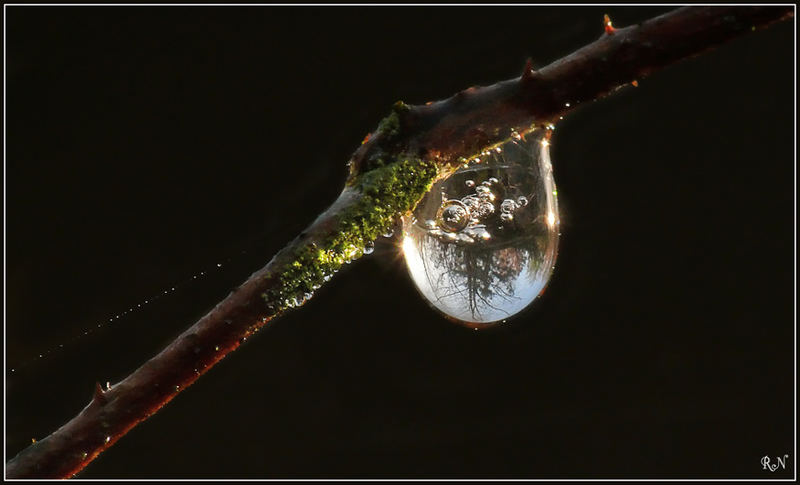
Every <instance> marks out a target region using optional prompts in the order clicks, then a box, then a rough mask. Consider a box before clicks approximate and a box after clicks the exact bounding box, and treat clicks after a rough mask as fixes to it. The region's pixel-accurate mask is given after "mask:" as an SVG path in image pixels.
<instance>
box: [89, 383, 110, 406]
mask: <svg viewBox="0 0 800 485" xmlns="http://www.w3.org/2000/svg"><path fill="white" fill-rule="evenodd" d="M92 400H93V401H95V402H97V403H99V404H101V405H102V404H105V403H106V402H107V399H106V395H105V391H103V386H101V385H100V383H99V382H95V383H94V396H93V398H92Z"/></svg>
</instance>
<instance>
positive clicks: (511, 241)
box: [403, 129, 559, 327]
mask: <svg viewBox="0 0 800 485" xmlns="http://www.w3.org/2000/svg"><path fill="white" fill-rule="evenodd" d="M549 144H550V143H549V132H548V131H546V130H543V129H537V130H534V131H532V132H530V133H528V134H527V135H525V136H524V137H521V136H519V135H515V136H512V137H511V138H510V139H509V140H508V141H507V142H505V143H503V144H502V145H500V146H498V147H495V148H493V149H491V150H487V151H485V152H484V153H482V154H480V155H479V159H475V160H474V161H473V162H472V163H471V164H467V166H465V167H463V168H461V169H459V170H458V171H457V172H455V173H454V174H453V175H452V176H450V177H448V178H447V179H445V180H443V181H441V182H439V183H437V184H436V185H434V187H433V188H432V189H431V190H430V192H429V193H428V194H427V195H426V196H425V198H424V199H423V200H422V201H421V202H420V203H419V205H418V206H417V209H416V210H415V211H414V214H413V217H408V218H406V219H405V220H404V225H403V232H404V240H403V252H404V254H405V260H406V264H407V266H408V269H409V272H410V273H411V278H412V279H413V280H414V283H415V284H416V286H417V288H418V289H419V291H420V292H421V293H422V294H423V295H424V296H425V298H426V299H427V300H428V301H429V302H430V303H431V305H433V307H435V308H436V309H438V310H439V311H441V312H442V313H444V314H446V315H448V316H450V317H452V318H454V319H456V320H458V321H460V322H463V323H466V324H468V325H471V326H475V327H479V326H483V325H485V324H490V323H494V322H498V321H501V320H504V319H506V318H508V317H511V316H512V315H514V314H516V313H519V312H520V311H522V310H523V309H524V308H525V307H527V306H528V305H529V304H530V303H531V302H532V301H533V300H534V299H536V297H537V296H539V295H540V294H541V293H542V291H543V290H544V288H545V286H546V285H547V281H548V280H549V279H550V274H551V273H552V271H553V265H554V264H555V260H556V253H557V249H558V235H559V232H558V231H559V228H558V226H559V220H558V203H557V200H556V186H555V182H554V181H553V169H552V166H551V164H550V152H549Z"/></svg>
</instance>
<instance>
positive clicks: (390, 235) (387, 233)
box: [383, 227, 394, 237]
mask: <svg viewBox="0 0 800 485" xmlns="http://www.w3.org/2000/svg"><path fill="white" fill-rule="evenodd" d="M383 237H394V229H393V228H391V227H390V228H389V229H388V230H387V231H386V232H384V233H383Z"/></svg>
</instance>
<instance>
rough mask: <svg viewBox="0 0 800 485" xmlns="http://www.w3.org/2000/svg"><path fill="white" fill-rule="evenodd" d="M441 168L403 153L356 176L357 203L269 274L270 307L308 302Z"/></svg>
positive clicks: (421, 193) (410, 203) (273, 309)
mask: <svg viewBox="0 0 800 485" xmlns="http://www.w3.org/2000/svg"><path fill="white" fill-rule="evenodd" d="M438 174H439V170H438V168H437V166H436V164H435V163H433V162H429V161H425V160H421V159H418V158H411V157H400V158H398V159H397V160H395V161H394V162H393V163H390V164H388V165H385V166H382V167H378V168H374V169H372V170H370V171H368V172H366V173H363V174H361V175H359V176H357V177H355V178H353V179H352V180H351V181H350V182H349V183H348V187H347V188H346V189H345V191H348V190H350V191H355V194H353V195H354V196H353V198H352V203H350V204H349V205H348V206H347V207H346V208H344V209H343V210H342V211H341V212H340V213H338V214H337V216H336V223H335V228H334V230H332V231H328V232H327V234H328V235H327V236H326V237H323V238H320V240H311V241H309V242H308V243H307V244H304V245H301V246H300V247H299V248H298V249H297V250H295V253H294V258H293V259H292V261H291V262H289V263H287V264H285V265H284V266H283V267H282V268H281V269H279V270H277V271H278V272H277V274H272V275H270V276H269V277H271V278H277V279H278V284H276V285H274V286H273V287H272V288H271V289H270V290H269V291H267V292H265V293H264V294H262V297H263V298H264V299H265V300H266V302H267V304H268V306H269V308H270V311H271V312H273V314H275V313H279V312H281V311H283V310H285V309H287V308H292V307H295V306H299V305H302V304H303V303H305V301H306V300H308V299H309V298H310V297H311V295H312V294H313V292H314V291H315V290H316V289H317V288H319V287H320V286H322V284H323V283H324V282H325V281H327V280H328V279H329V278H330V277H331V276H333V274H334V273H336V272H337V271H338V270H339V269H340V268H341V267H342V265H344V264H346V263H348V262H350V261H352V260H354V259H357V258H359V257H361V256H362V255H363V254H364V248H365V247H366V246H367V245H368V244H370V243H372V241H374V240H375V239H377V238H378V236H380V235H381V234H383V233H385V232H387V231H388V230H389V228H391V227H392V225H394V223H395V222H396V221H397V217H398V216H399V215H401V214H405V213H407V212H409V211H411V210H413V209H414V207H415V206H416V205H417V203H418V202H419V201H420V200H421V199H422V197H423V196H424V195H425V194H426V193H427V192H428V190H430V188H431V185H432V184H433V182H434V180H436V178H437V176H438Z"/></svg>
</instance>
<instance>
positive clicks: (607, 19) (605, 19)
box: [603, 14, 617, 35]
mask: <svg viewBox="0 0 800 485" xmlns="http://www.w3.org/2000/svg"><path fill="white" fill-rule="evenodd" d="M603 28H604V29H605V31H606V34H607V35H612V34H613V33H614V31H616V30H617V29H615V28H614V26H613V25H611V17H609V16H608V14H605V15H603Z"/></svg>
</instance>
